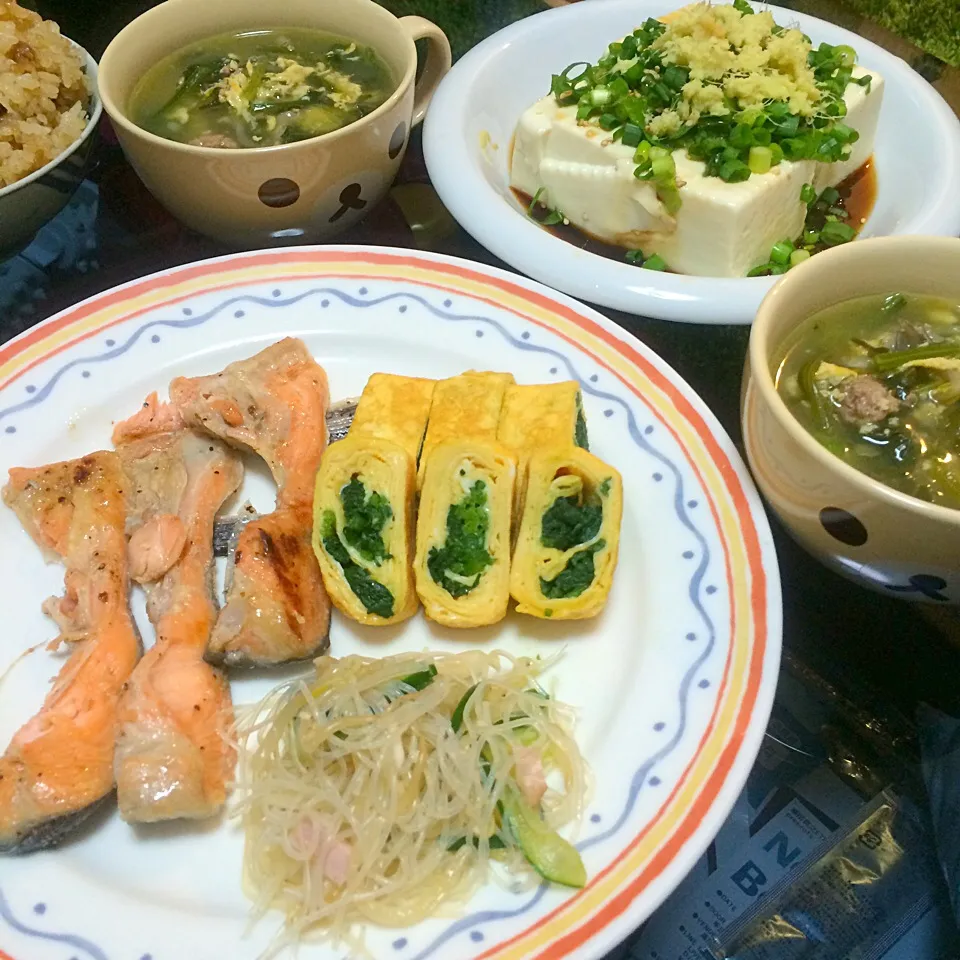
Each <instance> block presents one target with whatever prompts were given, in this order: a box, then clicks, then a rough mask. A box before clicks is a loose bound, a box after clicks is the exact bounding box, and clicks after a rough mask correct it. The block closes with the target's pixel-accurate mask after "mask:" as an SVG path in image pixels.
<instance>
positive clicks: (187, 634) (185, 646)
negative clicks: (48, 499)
mask: <svg viewBox="0 0 960 960" xmlns="http://www.w3.org/2000/svg"><path fill="white" fill-rule="evenodd" d="M144 409H147V408H146V407H145V408H144ZM137 418H141V419H140V420H138V419H137ZM148 420H149V421H150V422H146V421H145V420H144V419H143V418H142V415H141V414H137V415H135V416H134V417H132V418H131V419H130V421H127V422H125V423H122V424H118V425H117V427H116V429H115V430H114V441H115V442H116V443H117V453H118V455H119V457H120V460H121V463H122V464H123V469H124V472H125V474H126V476H127V483H128V487H129V499H130V510H129V514H128V522H127V532H128V533H129V534H130V542H129V551H130V565H131V568H132V569H134V570H136V571H137V573H138V578H139V579H140V580H141V582H143V583H144V584H145V586H146V590H147V614H148V616H149V617H150V621H151V623H152V624H153V625H154V628H155V630H156V642H155V643H154V645H153V647H152V648H151V649H150V650H148V651H147V653H146V654H145V655H144V657H143V659H142V660H141V661H140V663H139V664H138V665H137V668H136V669H135V670H134V672H133V675H132V676H131V677H130V681H129V683H128V685H127V689H126V691H125V692H124V695H123V698H122V700H121V702H120V710H119V725H118V733H117V745H116V759H115V766H116V779H117V801H118V804H119V807H120V815H121V816H122V817H123V818H124V819H125V820H128V821H131V822H141V823H146V822H153V821H157V820H173V819H178V818H181V817H185V818H192V819H197V818H201V817H207V816H211V815H212V814H215V813H216V812H217V811H218V810H219V809H220V808H221V807H222V805H223V803H224V801H225V800H226V794H227V787H226V785H227V781H228V780H229V779H230V777H231V776H232V774H233V767H234V760H235V757H234V751H233V749H232V747H230V746H229V744H228V742H227V740H226V739H225V737H224V735H225V734H227V733H228V732H229V729H230V726H231V725H232V722H233V707H232V704H231V701H230V689H229V686H228V684H227V681H226V678H225V677H224V676H223V674H222V673H221V671H220V670H218V669H217V668H216V667H214V666H212V665H211V664H209V663H207V662H206V661H205V660H204V659H203V654H204V650H205V647H206V644H207V640H208V638H209V636H210V631H211V630H212V629H213V625H214V623H215V622H216V617H217V609H218V608H217V601H216V597H215V595H214V565H213V518H214V515H215V514H216V512H217V511H218V510H219V509H220V507H221V505H222V504H223V502H224V501H225V500H226V499H227V498H228V497H229V496H230V495H231V494H232V493H233V492H234V491H235V490H236V489H237V488H238V487H239V486H240V483H241V481H242V479H243V467H242V465H241V463H240V461H239V459H238V458H237V456H236V455H235V454H234V453H233V452H232V451H231V450H229V449H228V448H227V447H226V446H225V445H224V444H222V443H220V442H219V441H218V440H215V439H211V438H210V437H207V436H204V435H201V434H200V433H198V432H196V431H194V430H190V429H186V428H183V427H181V428H180V429H175V430H173V431H166V430H164V429H163V428H164V427H165V426H167V425H169V424H171V423H176V422H177V421H176V419H175V418H174V417H172V416H171V415H170V413H169V411H164V410H163V409H158V410H155V415H154V416H153V417H152V418H148ZM151 424H153V425H156V426H157V427H158V430H157V432H154V433H151Z"/></svg>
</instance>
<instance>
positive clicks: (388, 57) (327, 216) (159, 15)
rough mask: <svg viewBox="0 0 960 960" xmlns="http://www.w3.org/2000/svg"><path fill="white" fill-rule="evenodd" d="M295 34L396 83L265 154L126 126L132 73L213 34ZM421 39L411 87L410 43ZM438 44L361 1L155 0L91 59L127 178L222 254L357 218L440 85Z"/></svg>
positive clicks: (445, 56)
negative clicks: (373, 103) (358, 108)
mask: <svg viewBox="0 0 960 960" xmlns="http://www.w3.org/2000/svg"><path fill="white" fill-rule="evenodd" d="M295 27H300V28H307V29H312V30H318V31H322V32H324V33H327V34H334V35H336V36H340V37H345V38H349V39H350V40H354V41H356V42H357V43H361V44H365V45H367V46H370V47H372V48H373V49H374V50H375V51H376V52H377V54H378V55H379V56H380V58H381V59H382V60H383V61H384V62H385V63H386V65H387V66H388V67H389V69H390V71H391V72H392V74H393V77H394V79H395V81H396V89H395V90H394V91H393V93H392V94H391V96H390V97H388V98H387V100H386V101H385V102H384V103H382V104H381V105H380V106H379V107H377V108H376V109H375V110H373V111H372V112H371V113H369V114H367V116H365V117H363V118H362V119H360V120H357V121H355V122H353V123H351V124H348V125H347V126H344V127H341V128H340V129H339V130H334V131H332V132H330V133H325V134H322V135H321V136H317V137H313V138H312V139H309V140H300V141H298V142H295V143H286V144H281V145H278V146H271V147H256V148H251V149H222V148H214V147H201V146H194V145H191V144H184V143H178V142H176V141H173V140H167V139H164V138H163V137H159V136H156V135H155V134H152V133H149V132H148V131H146V130H144V129H143V128H142V127H140V126H138V125H137V123H136V122H135V120H134V119H133V116H132V109H131V100H132V97H133V94H134V89H135V87H136V85H137V82H138V81H139V80H140V78H141V77H142V76H143V73H144V70H145V68H147V67H150V66H152V65H153V64H155V63H157V62H158V61H160V60H162V59H163V58H164V57H166V56H168V55H170V54H172V53H175V52H176V51H178V50H181V49H182V48H184V47H186V46H188V45H190V44H192V43H195V42H197V41H199V40H203V39H205V38H207V37H213V36H216V35H218V34H225V33H247V32H252V31H257V30H277V29H279V30H282V29H285V28H287V29H289V28H295ZM421 39H422V40H424V41H426V46H427V56H426V61H425V63H424V65H423V70H422V73H421V76H420V78H419V79H417V78H416V74H417V49H416V46H415V45H414V42H415V41H416V40H421ZM450 61H451V58H450V45H449V43H448V42H447V38H446V36H444V34H443V31H442V30H440V28H439V27H437V26H436V25H435V24H433V23H431V22H430V21H429V20H424V19H423V18H422V17H403V18H401V19H398V18H396V17H394V16H393V15H392V14H391V13H389V12H388V11H387V10H385V9H384V8H383V7H381V6H379V5H378V4H376V3H374V2H372V0H337V2H336V3H318V2H317V0H284V2H283V3H264V2H263V0H204V2H203V3H197V2H196V0H166V2H165V3H161V4H159V5H158V6H156V7H153V8H152V9H150V10H148V11H147V12H146V13H144V14H142V15H141V16H140V17H138V18H137V19H136V20H134V21H133V22H132V23H130V24H128V25H127V26H126V27H125V28H124V29H123V30H121V31H120V33H118V34H117V36H116V37H115V38H114V39H113V40H112V41H111V43H110V45H109V46H108V47H107V49H106V50H105V51H104V54H103V56H102V57H101V60H100V96H101V99H102V101H103V108H104V110H106V112H107V114H108V115H109V117H110V119H111V121H112V122H113V126H114V129H115V130H116V133H117V137H118V138H119V140H120V144H121V146H122V147H123V150H124V153H125V154H126V155H127V158H128V160H129V161H130V163H131V165H132V166H133V168H134V169H135V170H136V171H137V174H138V175H139V176H140V179H141V180H143V182H144V183H145V184H146V186H147V188H148V189H149V190H150V192H151V193H152V194H153V195H154V196H155V197H156V198H157V199H158V200H159V201H160V202H161V203H162V204H163V205H164V206H165V207H166V208H167V209H168V210H169V211H170V212H171V213H172V214H173V215H174V216H175V217H177V219H179V220H181V221H182V222H183V223H185V224H186V225H187V226H189V227H192V228H193V229H194V230H197V231H198V232H200V233H204V234H206V235H208V236H211V237H213V238H214V239H217V240H220V241H222V242H224V243H228V244H231V245H234V246H240V247H250V246H263V245H270V244H276V243H284V242H293V243H302V242H303V241H304V240H322V239H324V238H326V237H329V236H332V235H334V234H336V233H339V232H340V231H341V230H343V229H345V228H346V227H349V226H351V225H352V224H353V223H355V222H356V221H358V220H359V219H360V218H361V217H363V216H364V215H365V214H366V213H368V212H369V211H370V210H371V209H372V208H373V207H374V206H375V205H376V204H377V202H378V201H379V200H380V199H381V198H382V197H383V195H384V194H385V193H386V192H387V190H388V189H389V187H390V184H391V183H392V182H393V179H394V177H395V176H396V173H397V168H398V167H399V166H400V162H401V160H402V159H403V155H404V152H405V150H406V146H407V142H408V139H409V136H410V130H411V127H412V126H414V125H415V124H417V123H419V122H420V121H421V120H422V119H423V116H424V114H425V112H426V109H427V104H428V103H429V101H430V97H431V96H432V94H433V91H434V89H435V88H436V86H437V84H438V83H439V81H440V79H441V77H442V76H443V75H444V74H445V73H446V71H447V70H448V69H449V68H450Z"/></svg>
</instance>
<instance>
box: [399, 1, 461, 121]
mask: <svg viewBox="0 0 960 960" xmlns="http://www.w3.org/2000/svg"><path fill="white" fill-rule="evenodd" d="M400 23H401V24H403V29H404V30H406V31H407V33H408V34H409V35H410V39H411V40H426V41H427V57H426V64H425V65H424V68H423V74H422V75H421V77H420V79H419V80H417V82H416V85H415V87H414V92H413V119H412V121H411V122H412V123H413V125H414V126H416V125H417V124H418V123H419V122H420V121H421V120H422V119H423V117H424V115H425V114H426V112H427V106H428V105H429V103H430V98H431V97H432V96H433V93H434V91H435V90H436V89H437V84H439V83H440V81H441V80H442V79H443V75H444V74H445V73H446V72H447V71H448V70H449V69H450V65H451V64H452V63H453V58H452V57H451V55H450V41H449V40H447V36H446V34H445V33H444V32H443V31H442V30H441V29H440V28H439V27H438V26H437V25H436V24H435V23H431V22H430V21H429V20H426V19H424V18H423V17H401V18H400Z"/></svg>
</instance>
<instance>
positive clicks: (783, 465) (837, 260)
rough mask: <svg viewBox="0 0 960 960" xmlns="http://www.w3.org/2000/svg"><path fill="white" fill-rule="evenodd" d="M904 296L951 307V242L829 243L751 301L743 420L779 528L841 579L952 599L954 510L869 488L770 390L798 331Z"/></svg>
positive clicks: (956, 279)
mask: <svg viewBox="0 0 960 960" xmlns="http://www.w3.org/2000/svg"><path fill="white" fill-rule="evenodd" d="M897 291H902V292H904V293H914V294H926V295H930V296H937V297H945V298H947V299H949V300H951V301H952V302H954V303H960V239H952V238H946V237H885V238H879V239H873V240H864V241H861V242H858V243H851V244H848V245H846V246H843V247H836V248H834V249H832V250H828V251H825V252H824V253H821V254H818V255H817V256H816V257H812V258H811V259H810V260H809V261H806V262H804V263H802V264H800V266H798V267H795V268H794V269H792V270H790V272H789V273H787V274H785V275H784V276H783V277H782V279H781V280H780V281H779V282H778V283H777V284H776V285H775V286H774V287H773V289H772V290H771V291H770V292H769V293H768V294H767V296H766V297H765V298H764V300H763V302H762V303H761V305H760V309H759V311H758V313H757V316H756V320H755V321H754V325H753V329H752V330H751V333H750V345H749V350H748V355H747V363H746V369H745V372H744V380H743V391H742V396H741V414H742V424H743V437H744V445H745V447H746V453H747V459H748V461H749V463H750V467H751V469H752V471H753V475H754V478H755V479H756V482H757V486H759V488H760V490H761V491H762V493H763V494H764V496H765V497H766V499H767V501H768V502H769V504H770V506H771V507H772V508H773V510H774V511H775V512H776V513H777V515H778V516H779V518H780V520H781V521H782V523H783V524H784V526H785V527H786V528H787V530H788V532H789V533H790V534H791V535H792V536H793V537H794V538H795V539H796V540H797V541H798V542H799V543H800V544H801V545H802V546H803V547H804V548H805V549H806V550H808V551H809V552H810V553H811V554H813V556H815V557H816V558H817V559H819V560H821V561H822V562H823V563H824V564H826V565H827V566H828V567H830V568H831V569H833V570H835V571H837V572H838V573H841V574H843V575H844V576H846V577H848V578H850V579H852V580H855V581H857V582H858V583H861V584H863V585H864V586H866V587H870V588H872V589H874V590H876V591H879V592H881V593H884V594H889V595H892V596H896V597H902V598H903V599H905V600H915V601H926V602H931V603H952V604H958V603H960V509H952V508H949V507H944V506H939V505H935V504H932V503H927V502H925V501H923V500H918V499H916V498H914V497H911V496H908V495H907V494H905V493H901V492H899V491H898V490H895V489H893V488H892V487H889V486H886V485H885V484H883V483H881V482H880V481H878V480H874V479H872V478H871V477H869V476H867V475H866V474H864V473H861V472H860V471H859V470H857V469H856V468H854V467H852V466H850V465H849V464H847V463H846V462H844V461H843V460H842V459H840V457H838V456H835V455H834V454H832V453H830V452H829V451H828V450H827V449H825V448H824V447H823V446H821V445H820V443H819V442H818V441H817V440H816V439H815V438H814V437H813V436H811V434H809V433H808V432H807V431H806V430H805V429H804V427H803V426H802V425H801V424H800V423H799V421H798V420H797V419H796V418H795V417H794V415H793V414H792V413H791V411H790V409H789V408H788V406H787V405H786V403H785V402H784V401H783V399H782V398H781V396H780V394H779V393H778V392H777V388H776V380H775V378H776V374H777V368H778V366H779V364H780V362H781V360H782V359H783V352H784V348H785V345H786V344H787V342H788V341H789V339H790V335H791V334H792V333H793V332H794V331H795V330H796V328H797V326H798V325H799V324H802V323H803V322H804V321H805V320H807V319H808V318H809V317H811V316H812V315H813V314H815V313H817V312H819V311H820V310H823V309H825V308H827V307H830V306H833V305H834V304H837V303H840V302H842V301H844V300H849V299H852V298H854V297H863V296H870V295H882V294H890V293H894V292H897Z"/></svg>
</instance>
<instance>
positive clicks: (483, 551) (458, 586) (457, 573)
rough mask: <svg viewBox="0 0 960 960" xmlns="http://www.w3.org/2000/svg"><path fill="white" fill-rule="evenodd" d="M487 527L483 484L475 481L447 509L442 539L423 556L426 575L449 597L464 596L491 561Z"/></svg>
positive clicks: (486, 508)
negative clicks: (445, 537) (444, 539)
mask: <svg viewBox="0 0 960 960" xmlns="http://www.w3.org/2000/svg"><path fill="white" fill-rule="evenodd" d="M489 529H490V513H489V509H488V507H487V485H486V483H484V482H483V481H482V480H476V481H475V482H474V484H473V486H472V487H471V488H470V491H469V493H467V494H466V496H464V497H463V499H462V500H460V501H459V502H458V503H454V504H451V506H450V507H449V508H448V510H447V539H446V542H445V543H444V545H443V546H442V547H431V548H430V553H429V554H428V555H427V569H428V570H429V571H430V576H431V577H433V579H434V582H436V583H438V584H440V586H441V587H443V589H444V590H446V591H447V593H449V594H450V596H451V597H464V596H466V595H467V594H468V593H469V592H470V591H471V590H473V589H474V588H475V587H476V586H477V584H478V583H479V582H480V578H481V577H482V576H483V572H484V570H486V569H487V567H489V566H490V564H491V563H493V557H492V556H490V553H489V552H488V550H487V536H488V532H489Z"/></svg>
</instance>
